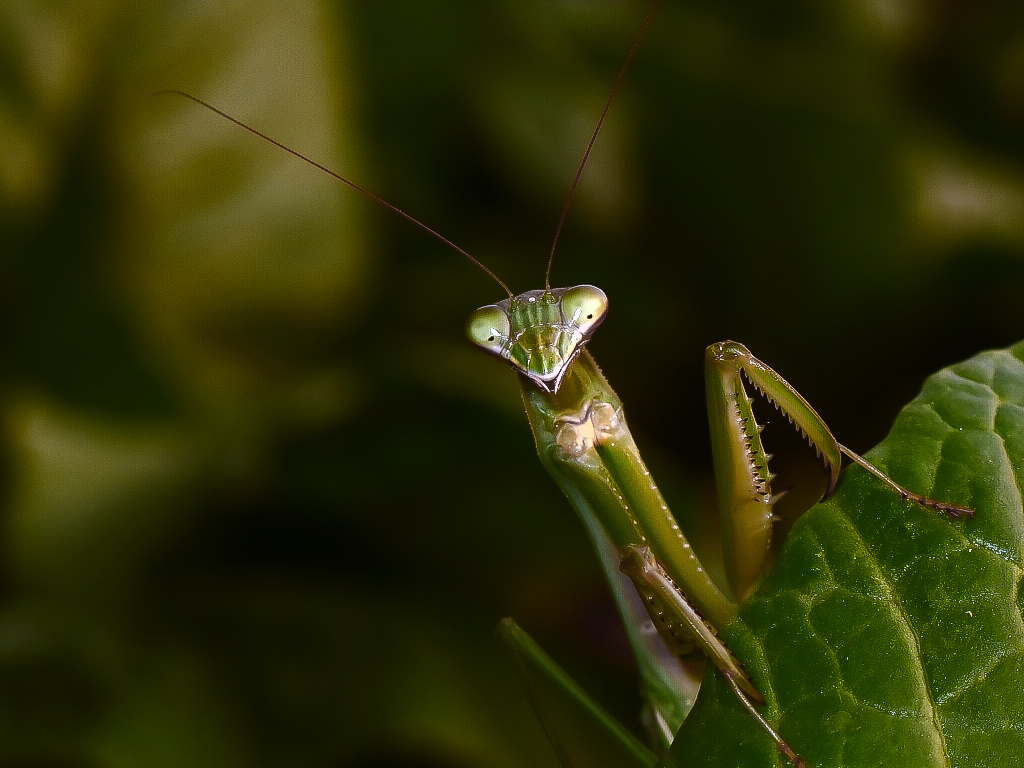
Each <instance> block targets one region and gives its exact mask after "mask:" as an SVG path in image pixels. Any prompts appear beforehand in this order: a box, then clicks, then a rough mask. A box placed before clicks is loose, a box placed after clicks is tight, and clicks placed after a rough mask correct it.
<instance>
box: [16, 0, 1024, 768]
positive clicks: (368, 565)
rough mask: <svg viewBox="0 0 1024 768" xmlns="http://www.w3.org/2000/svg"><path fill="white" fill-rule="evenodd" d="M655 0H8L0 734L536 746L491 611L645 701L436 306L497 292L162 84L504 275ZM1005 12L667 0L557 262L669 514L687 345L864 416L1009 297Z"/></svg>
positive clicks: (1008, 18) (288, 753)
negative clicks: (320, 165) (293, 152)
mask: <svg viewBox="0 0 1024 768" xmlns="http://www.w3.org/2000/svg"><path fill="white" fill-rule="evenodd" d="M645 13H646V6H645V3H643V2H625V1H623V2H611V0H604V1H599V0H592V1H590V2H584V1H582V0H575V1H573V0H558V1H557V2H551V1H548V2H534V1H533V0H508V1H507V2H506V1H505V0H490V1H488V2H480V1H479V0H472V1H467V2H455V1H454V0H453V1H450V2H422V0H405V1H401V0H352V1H350V2H345V3H337V4H328V3H322V4H321V3H316V2H314V1H313V0H305V2H289V3H275V2H269V1H268V2H248V1H246V0H239V1H238V2H234V3H230V2H227V1H226V0H225V1H224V2H218V3H214V2H210V3H183V2H181V3H172V2H164V3H156V2H154V3H144V4H131V3H117V2H113V1H112V0H109V1H108V2H105V3H104V2H95V3H88V2H82V3H35V4H31V3H26V4H5V5H3V6H2V8H0V270H2V272H0V427H2V430H3V432H2V435H3V443H2V446H3V447H2V456H0V473H2V474H0V476H2V478H3V489H4V494H3V508H2V511H0V526H2V527H0V535H2V538H0V765H3V766H60V767H62V768H63V767H65V766H68V767H70V766H115V767H120V766H125V767H126V768H127V767H128V766H133V767H138V766H165V765H166V766H179V765H185V764H188V765H191V766H205V765H210V766H214V765H216V766H222V767H223V766H235V765H238V766H243V765H244V766H249V765H257V766H263V765H266V766H278V765H279V766H289V767H290V768H295V767H297V766H361V767H370V766H392V765H399V766H417V767H419V766H438V767H440V766H470V765H474V766H475V765H481V766H506V765H507V766H514V765H544V764H548V765H550V764H552V762H551V761H553V758H552V757H550V756H547V757H544V756H545V755H547V753H546V752H545V750H546V749H547V747H546V744H545V742H544V737H543V735H542V733H541V732H540V731H539V729H538V728H537V727H536V725H535V723H534V721H533V715H532V713H531V712H530V710H529V708H528V706H527V705H526V703H525V700H524V699H523V697H522V695H521V694H520V693H519V690H518V687H517V683H516V681H515V680H514V678H513V677H512V674H511V671H510V667H509V664H508V662H507V661H506V659H505V658H504V657H503V655H502V652H501V649H500V647H499V645H498V641H497V639H496V637H495V635H494V626H495V624H496V622H497V620H498V619H499V618H500V617H501V616H504V615H514V616H515V617H516V618H517V619H518V620H519V621H520V623H522V624H523V625H524V626H525V627H526V629H527V630H528V631H530V632H532V633H533V634H534V635H535V636H536V637H537V638H538V639H539V640H540V641H541V643H542V644H543V645H545V646H546V647H547V648H548V649H549V650H550V651H552V652H553V653H554V655H555V656H556V657H557V658H558V659H559V660H560V661H561V662H563V663H564V664H565V665H566V666H567V667H568V668H569V669H570V670H571V671H572V672H573V673H574V674H576V675H577V676H579V678H580V679H581V680H583V681H584V683H585V685H586V687H588V689H590V690H592V691H593V692H594V693H595V695H596V696H597V697H598V698H599V699H600V700H601V701H602V702H603V703H605V704H606V705H607V706H609V707H610V708H611V709H612V710H613V711H614V712H615V713H616V714H617V715H619V716H620V717H621V718H622V719H623V720H624V721H626V722H629V723H630V724H631V725H633V724H635V722H636V718H635V713H636V711H637V709H638V706H639V699H638V697H637V694H636V682H635V680H634V678H633V676H632V669H631V662H630V661H629V658H628V653H627V651H626V650H625V647H624V640H623V638H622V636H621V631H620V630H619V629H618V627H617V625H616V619H615V615H614V612H613V609H612V608H611V606H610V603H609V600H608V597H607V595H606V593H605V590H604V587H603V585H602V584H601V582H600V577H599V574H598V573H597V569H596V565H595V563H594V562H593V557H592V555H591V553H590V551H589V544H588V543H587V541H586V540H585V538H584V536H583V534H582V530H581V527H580V526H579V525H578V523H577V522H576V520H575V517H574V515H573V513H572V511H571V509H570V508H569V507H568V505H567V504H566V503H565V502H564V500H563V499H562V498H560V496H559V493H558V492H557V490H556V488H555V487H554V485H553V483H551V482H550V481H549V480H548V479H547V477H546V476H544V474H543V472H542V469H541V467H540V465H539V463H538V462H537V460H536V457H535V456H534V455H533V447H532V440H531V437H530V434H529V430H528V427H527V424H526V420H525V418H524V416H523V414H522V412H521V407H520V404H519V402H518V395H517V393H516V389H515V382H514V379H513V376H512V374H511V373H509V372H508V371H507V370H505V369H504V368H503V367H502V366H501V365H500V364H499V363H497V362H495V361H492V360H491V359H489V358H485V357H484V356H483V355H481V354H479V353H477V352H475V351H474V350H472V349H470V348H469V347H468V344H467V342H465V341H463V338H462V325H463V322H464V319H465V317H467V316H468V314H469V313H470V312H471V311H472V310H473V309H474V308H476V307H477V306H479V305H481V304H486V303H490V302H492V301H496V300H498V299H500V298H502V293H501V290H500V288H498V287H497V286H496V285H494V284H493V283H492V282H490V281H489V279H488V278H487V277H486V276H485V275H483V274H482V273H480V272H479V271H478V270H476V269H475V268H474V267H472V266H471V265H469V264H468V263H466V262H465V260H463V259H462V258H461V257H459V256H458V255H457V254H454V253H453V252H452V251H450V250H448V249H447V248H446V247H445V246H443V245H442V244H441V243H438V242H436V241H434V240H432V239H431V238H429V237H428V236H426V235H425V234H423V233H422V232H420V231H419V230H417V229H416V228H414V227H412V226H410V225H408V224H407V223H405V222H403V221H401V220H400V219H398V218H397V217H396V216H394V215H393V214H390V213H388V212H386V211H384V210H382V209H380V208H378V207H376V206H375V205H373V204H372V203H371V202H369V201H367V200H366V199H364V198H362V197H360V196H359V195H357V194H355V193H353V192H351V191H350V190H348V189H346V188H345V187H343V186H342V185H341V184H339V183H338V182H336V181H333V180H332V179H330V178H329V177H327V176H326V175H324V174H321V173H319V172H317V171H315V170H314V169H311V168H309V167H307V166H305V165H303V164H301V163H299V162H298V161H296V160H294V159H293V158H291V157H289V156H288V155H286V154H285V153H283V152H281V151H279V150H277V149H275V148H273V147H272V146H270V145H268V144H265V143H263V142H259V141H258V140H256V139H254V138H253V137H251V136H249V135H247V134H245V133H244V132H243V131H242V130H241V129H239V128H237V127H235V126H232V125H230V124H229V123H227V122H226V121H224V120H222V119H221V118H218V117H216V116H215V115H213V114H211V113H209V112H207V111H205V110H203V109H202V108H200V107H198V106H196V105H195V104H193V103H191V102H188V101H186V100H184V99H181V98H180V97H174V96H166V95H164V96H152V95H151V94H152V93H153V92H154V91H157V90H159V89H162V88H181V89H185V90H188V91H191V92H194V93H196V94H197V95H200V96H202V97H204V98H207V99H209V100H211V101H213V102H215V103H216V104H217V105H218V106H219V107H221V108H223V109H225V110H227V111H229V112H231V113H232V114H234V115H236V116H238V117H239V118H241V119H243V120H247V121H249V122H251V123H252V124H254V125H256V126H258V127H259V128H260V129H262V130H265V131H267V132H268V133H270V134H271V135H273V136H274V137H276V138H278V139H280V140H281V141H283V142H285V143H287V144H289V145H290V146H292V147H294V148H296V149H297V150H299V151H302V152H305V153H307V154H309V155H311V156H313V157H315V158H316V159H317V160H320V161H323V162H325V163H327V164H328V165H330V166H331V167H332V168H335V169H337V170H338V171H340V172H341V173H343V174H346V175H349V176H350V177H352V178H353V179H355V180H356V181H358V182H359V183H362V184H365V185H366V186H368V187H369V188H371V189H373V190H374V191H375V192H377V193H379V194H381V195H382V196H384V197H385V198H387V199H388V200H390V201H391V202H393V203H395V204H396V205H398V206H400V207H402V208H403V209H405V210H406V211H408V212H410V213H411V214H412V215H414V216H416V217H417V218H419V219H421V220H422V221H423V222H425V223H426V224H428V225H429V226H431V227H433V228H435V229H436V230H438V231H439V232H441V233H442V234H444V235H445V236H446V237H448V238H450V239H451V240H453V241H454V242H456V243H458V244H459V245H460V246H462V247H464V248H466V249H467V250H469V251H470V252H471V253H473V254H474V255H476V256H477V257H478V258H480V259H481V260H483V261H484V262H485V263H486V264H487V265H488V266H490V267H491V268H492V269H494V270H495V271H496V272H497V273H498V274H499V275H500V276H501V277H502V279H503V280H505V281H506V282H508V283H509V284H510V285H511V287H512V288H513V289H514V290H519V291H522V290H527V289H530V288H535V287H539V286H540V284H541V283H542V280H543V271H544V262H545V259H546V256H547V252H548V249H549V247H550V243H551V238H552V236H553V232H554V227H555V224H556V221H557V218H558V214H559V211H560V210H561V206H562V202H563V200H564V197H565V194H566V192H567V189H568V186H569V182H570V181H571V178H572V175H573V173H574V171H575V168H576V165H577V163H578V162H579V158H580V156H581V154H582V151H583V148H584V146H585V144H586V141H587V138H588V136H589V134H590V131H591V130H592V128H593V126H594V123H595V121H596V119H597V116H598V115H599V114H600V111H601V108H602V105H603V103H604V100H605V98H606V97H607V94H608V92H609V90H610V87H611V83H612V82H613V80H614V77H615V74H616V72H617V71H618V69H619V67H620V65H621V63H622V61H623V59H624V56H625V53H626V51H627V50H628V48H629V45H630V42H631V40H632V39H633V36H634V34H635V32H636V30H637V29H638V27H639V24H640V21H641V19H642V18H643V16H644V14H645ZM1022 17H1024V10H1022V7H1021V6H1020V5H1019V4H1017V3H1010V2H994V1H992V2H972V3H960V2H952V1H951V0H950V1H947V2H933V3H914V2H911V1H910V0H857V2H847V3H821V2H804V3H793V2H787V3H763V2H719V1H716V2H706V3H695V2H681V1H680V0H664V2H663V3H662V6H661V7H660V8H659V10H658V11H657V14H656V16H655V18H654V21H653V23H652V26H651V29H650V31H649V34H648V36H647V38H646V40H645V41H644V43H643V45H642V48H641V50H640V52H639V54H638V56H637V59H636V61H635V63H634V65H633V68H632V69H631V71H630V72H629V74H628V76H627V78H626V81H625V84H624V86H623V89H622V92H621V94H620V96H619V98H618V100H617V101H616V103H615V105H614V107H613V109H612V112H611V115H610V117H609V120H608V123H607V125H606V128H605V130H604V132H603V134H602V136H601V139H600V141H599V143H598V145H597V149H596V150H595V153H594V156H593V159H592V160H591V164H590V166H589V168H588V170H587V173H586V174H585V176H584V181H583V184H582V186H581V189H580V191H579V194H578V196H577V200H576V203H575V205H574V208H573V210H572V213H571V215H570V217H569V220H568V223H567V226H566V229H565V232H564V233H563V236H562V239H561V243H560V247H559V250H558V253H557V256H556V259H555V266H554V275H553V283H554V284H556V285H565V284H573V283H579V282H589V283H593V284H596V285H600V286H602V287H604V288H605V290H606V291H607V292H608V294H609V296H610V298H611V306H612V309H611V314H610V317H609V319H608V320H607V322H606V323H605V325H604V326H603V327H602V328H601V331H600V333H599V334H598V336H597V337H596V339H595V341H594V342H593V345H592V351H593V353H594V355H595V357H596V358H597V360H598V361H599V362H600V364H601V365H602V367H603V368H604V370H605V372H606V374H607V375H608V377H609V379H610V381H611V382H612V384H613V386H615V387H616V389H617V391H618V392H619V394H620V395H621V397H622V399H623V401H624V402H625V403H626V406H627V409H628V413H629V417H630V423H631V425H632V428H633V431H634V433H635V434H636V435H637V439H638V442H639V443H640V445H641V448H642V449H643V451H644V453H645V457H646V458H647V460H648V463H649V464H650V465H651V467H652V469H653V470H654V473H655V475H656V476H657V477H658V478H659V480H660V482H661V484H662V486H663V489H664V490H665V492H666V494H667V495H668V497H669V500H670V502H671V503H673V504H674V506H675V507H676V508H677V509H680V510H683V511H684V514H685V510H694V511H695V512H700V511H701V510H706V509H711V508H712V507H713V503H714V502H713V493H712V479H711V477H712V475H711V466H710V452H709V450H708V448H709V446H708V436H707V427H706V416H705V411H704V395H703V373H702V355H703V349H704V347H705V346H706V345H708V344H709V343H711V342H714V341H719V340H723V339H730V338H731V339H736V340H740V341H743V342H744V343H746V344H747V345H748V346H750V348H751V349H752V350H753V351H754V352H755V354H757V355H758V356H759V357H761V358H762V359H764V360H765V361H766V362H768V363H769V364H770V365H771V366H772V367H774V368H775V369H776V370H778V371H779V372H780V373H782V374H783V375H784V376H785V377H786V378H787V379H788V380H789V381H790V382H791V383H793V384H794V385H795V386H796V387H797V388H798V389H800V390H801V392H802V393H803V394H805V395H806V396H807V397H808V399H809V400H810V401H811V402H812V403H813V404H814V405H815V407H816V408H817V410H818V411H819V413H821V415H822V416H823V417H824V418H825V419H826V421H828V423H829V424H830V426H831V427H832V428H833V430H834V431H835V433H836V435H837V436H838V438H839V440H840V441H841V442H843V443H845V444H847V445H849V446H850V447H852V448H854V449H855V450H866V449H868V448H869V447H870V446H871V445H873V444H874V443H876V442H878V441H879V440H880V439H881V438H882V437H883V436H884V435H885V433H886V431H887V429H888V426H889V424H891V422H892V420H893V418H894V417H895V414H896V412H897V411H898V409H899V407H900V406H901V405H902V404H904V403H905V402H907V401H908V400H909V399H910V398H911V397H913V396H914V394H915V393H916V392H917V390H918V388H919V387H920V384H921V382H922V380H923V379H924V377H925V376H926V375H928V374H929V373H931V372H933V371H935V370H937V369H938V368H940V367H942V366H945V365H947V364H950V363H953V362H956V361H958V360H960V359H962V358H964V357H967V356H969V355H971V354H973V353H974V352H976V351H979V350H981V349H984V348H991V347H1000V346H1005V345H1007V344H1009V343H1011V342H1014V341H1016V340H1018V339H1019V338H1021V336H1024V321H1022V319H1021V311H1020V307H1021V301H1020V295H1021V290H1022V287H1024V266H1022V265H1024V261H1022V257H1024V219H1022V213H1024V173H1022V160H1024V140H1022V139H1024V18H1022ZM771 434H772V432H771V431H769V432H766V433H765V438H766V440H769V441H770V440H771ZM769 450H771V448H770V447H769ZM544 760H548V761H549V762H548V763H544V762H543V761H544Z"/></svg>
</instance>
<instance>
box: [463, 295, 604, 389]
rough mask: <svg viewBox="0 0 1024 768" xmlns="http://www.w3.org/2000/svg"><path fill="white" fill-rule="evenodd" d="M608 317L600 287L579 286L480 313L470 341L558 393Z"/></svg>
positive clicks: (472, 319)
mask: <svg viewBox="0 0 1024 768" xmlns="http://www.w3.org/2000/svg"><path fill="white" fill-rule="evenodd" d="M607 314H608V297H607V296H606V295H605V293H604V291H602V290H601V289H600V288H595V287H594V286H592V285H577V286H574V287H572V288H545V289H542V290H536V291H527V292H526V293H521V294H519V295H518V296H513V297H511V298H508V299H504V300H503V301H499V302H498V303H497V304H489V305H488V306H486V307H481V308H480V309H478V310H477V311H476V312H474V313H473V314H472V315H471V316H470V318H469V322H468V323H467V324H466V333H467V335H468V336H469V340H470V341H472V342H473V343H474V344H476V345H477V346H478V347H480V348H481V349H483V350H484V351H486V352H490V353H491V354H492V355H497V356H498V357H500V358H502V359H503V360H505V361H507V362H508V363H509V364H510V365H511V366H512V367H513V368H515V369H516V370H517V371H519V372H520V373H522V374H523V375H524V376H526V377H527V378H529V379H530V380H531V381H533V382H534V383H535V384H536V385H537V386H538V387H540V388H541V389H543V390H544V391H545V392H551V393H555V392H557V391H558V388H559V386H560V385H561V383H562V379H563V377H564V376H565V374H566V371H568V370H569V366H571V365H572V362H573V360H575V359H576V356H577V355H578V354H579V353H580V352H581V351H582V350H583V346H584V345H585V344H586V343H587V342H588V341H589V340H590V337H591V336H592V335H593V333H594V331H595V330H597V327H598V326H599V325H600V324H601V322H602V321H603V320H604V318H605V315H607Z"/></svg>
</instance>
